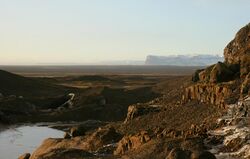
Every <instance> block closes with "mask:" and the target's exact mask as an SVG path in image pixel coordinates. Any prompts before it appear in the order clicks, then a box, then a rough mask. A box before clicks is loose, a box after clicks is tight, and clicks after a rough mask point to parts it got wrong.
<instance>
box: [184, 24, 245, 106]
mask: <svg viewBox="0 0 250 159" xmlns="http://www.w3.org/2000/svg"><path fill="white" fill-rule="evenodd" d="M224 57H225V62H218V63H217V64H215V65H212V66H209V67H207V68H206V69H203V70H197V71H196V72H195V73H194V75H193V77H192V81H193V82H195V83H194V84H193V85H191V86H190V87H188V88H186V89H185V91H184V96H183V101H184V102H187V101H189V100H199V101H200V102H205V103H210V104H214V105H218V106H225V104H226V103H227V102H228V101H227V100H228V99H230V98H232V99H233V100H232V101H230V102H229V103H234V102H235V101H237V99H238V98H239V97H243V96H244V95H246V94H248V93H249V82H250V79H249V77H250V75H249V72H250V24H248V25H246V26H245V27H243V28H242V29H240V31H239V32H238V33H237V34H236V36H235V38H234V39H233V40H232V41H231V42H230V43H229V44H228V45H227V46H226V48H225V49H224Z"/></svg>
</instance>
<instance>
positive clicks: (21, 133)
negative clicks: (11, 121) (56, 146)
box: [0, 126, 64, 159]
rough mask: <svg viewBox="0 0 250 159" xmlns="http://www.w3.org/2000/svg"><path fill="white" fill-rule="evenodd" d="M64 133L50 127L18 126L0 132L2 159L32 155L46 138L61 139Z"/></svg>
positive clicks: (0, 155) (0, 156)
mask: <svg viewBox="0 0 250 159" xmlns="http://www.w3.org/2000/svg"><path fill="white" fill-rule="evenodd" d="M63 134H64V132H63V131H59V130H56V129H52V128H48V127H40V126H18V127H11V128H8V129H6V130H4V131H1V132H0V159H17V158H18V156H20V155H22V154H24V153H32V152H33V151H34V150H35V149H36V148H37V147H38V146H39V145H40V144H41V143H42V142H43V140H44V139H46V138H50V137H51V138H61V137H63Z"/></svg>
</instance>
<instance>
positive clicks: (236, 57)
mask: <svg viewBox="0 0 250 159" xmlns="http://www.w3.org/2000/svg"><path fill="white" fill-rule="evenodd" d="M224 57H225V63H228V64H239V65H240V68H241V70H240V73H241V76H245V75H246V74H247V73H248V72H249V71H250V23H249V24H248V25H246V26H245V27H243V28H242V29H240V30H239V31H238V33H237V34H236V36H235V38H234V39H233V40H232V41H231V42H230V43H229V44H228V45H227V46H226V48H225V49H224Z"/></svg>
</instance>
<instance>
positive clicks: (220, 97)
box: [182, 83, 235, 107]
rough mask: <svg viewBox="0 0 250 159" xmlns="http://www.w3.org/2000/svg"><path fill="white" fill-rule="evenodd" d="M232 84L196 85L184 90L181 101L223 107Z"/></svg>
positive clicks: (230, 93)
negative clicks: (193, 101) (197, 101)
mask: <svg viewBox="0 0 250 159" xmlns="http://www.w3.org/2000/svg"><path fill="white" fill-rule="evenodd" d="M234 85H235V84H234V83H226V84H220V85H218V84H214V83H198V84H195V85H192V86H189V87H187V88H185V91H184V94H183V99H182V100H183V101H184V102H188V101H190V100H195V99H196V100H199V101H200V102H202V103H208V104H209V103H211V104H214V105H218V106H221V107H224V106H225V104H226V103H227V101H228V100H229V99H228V98H229V97H230V95H232V93H233V91H232V88H233V87H234Z"/></svg>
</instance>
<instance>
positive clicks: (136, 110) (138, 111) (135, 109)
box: [124, 104, 161, 124]
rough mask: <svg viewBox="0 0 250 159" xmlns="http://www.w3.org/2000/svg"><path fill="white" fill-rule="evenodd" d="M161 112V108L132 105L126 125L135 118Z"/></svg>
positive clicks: (129, 108)
mask: <svg viewBox="0 0 250 159" xmlns="http://www.w3.org/2000/svg"><path fill="white" fill-rule="evenodd" d="M160 110H161V107H160V106H155V105H141V104H135V105H130V106H129V107H128V112H127V117H126V119H125V121H124V123H125V124H126V123H128V122H129V121H131V120H133V119H134V118H137V117H139V116H142V115H146V114H148V113H151V112H159V111H160Z"/></svg>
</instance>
